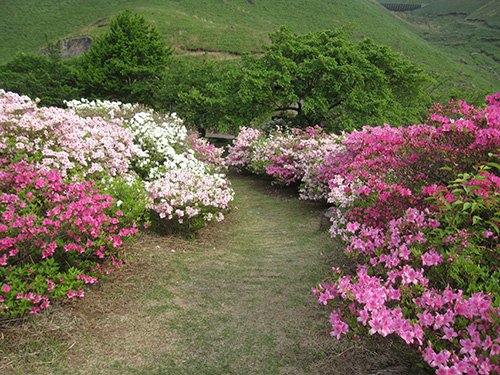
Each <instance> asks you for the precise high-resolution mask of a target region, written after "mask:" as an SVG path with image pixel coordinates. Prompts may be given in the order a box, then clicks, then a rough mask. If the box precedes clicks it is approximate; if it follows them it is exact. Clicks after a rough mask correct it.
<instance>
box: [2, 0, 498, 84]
mask: <svg viewBox="0 0 500 375" xmlns="http://www.w3.org/2000/svg"><path fill="white" fill-rule="evenodd" d="M436 1H437V0H436ZM475 1H479V0H475ZM0 6H1V7H2V9H3V10H4V11H3V12H2V15H0V28H1V29H2V30H5V31H3V32H2V34H3V35H2V37H3V38H2V41H1V42H0V63H5V62H6V61H8V60H9V59H10V58H12V57H13V56H14V55H15V53H17V52H18V51H25V52H36V51H39V50H40V49H41V48H43V47H44V45H45V44H46V40H47V39H48V40H49V41H55V40H57V39H63V38H66V37H70V36H79V35H86V34H90V35H94V36H95V35H98V34H99V33H101V32H102V31H104V30H106V29H107V24H108V21H109V19H110V18H111V17H113V16H115V15H116V14H117V13H118V12H120V11H121V10H123V9H124V8H126V7H128V8H130V9H132V10H133V11H135V12H138V13H140V14H143V15H144V16H145V17H146V19H147V20H148V21H149V22H151V23H153V24H154V25H155V26H156V27H157V28H158V30H159V31H160V32H161V33H162V34H163V35H164V36H165V40H166V42H167V43H168V44H171V45H173V46H175V47H176V49H177V51H178V53H182V51H183V50H212V51H228V52H233V53H244V52H247V53H248V52H259V51H262V50H263V48H262V44H264V43H266V42H268V34H269V33H270V32H273V31H275V30H276V29H277V28H278V27H279V26H281V25H287V26H288V27H289V28H290V29H291V30H292V31H294V32H298V33H306V32H312V31H318V30H324V29H329V28H337V27H339V26H343V25H346V24H352V25H353V30H352V33H353V34H354V35H355V36H356V37H357V38H363V37H371V38H373V39H374V40H375V41H376V42H377V43H381V44H387V45H390V46H392V47H393V48H394V49H396V50H398V51H400V52H402V53H404V54H406V55H407V56H409V57H410V58H411V59H412V60H413V61H414V62H415V63H417V64H419V65H422V66H424V67H426V68H427V69H429V70H431V71H434V72H438V73H441V74H451V76H452V77H454V78H455V79H457V80H461V81H463V82H467V83H473V84H475V85H476V86H477V87H479V88H482V89H484V90H493V89H494V88H495V87H498V86H499V83H500V80H498V78H496V77H495V76H494V75H492V73H491V72H489V71H487V70H482V69H478V68H477V67H476V66H474V65H472V64H461V63H460V58H457V56H456V55H455V54H453V53H449V51H448V52H447V50H442V49H441V48H440V46H433V45H432V44H430V43H429V42H427V41H426V40H424V39H422V37H421V36H422V34H421V33H420V28H419V27H417V26H415V25H413V24H412V23H410V22H407V20H403V19H401V18H399V17H398V16H396V15H395V14H392V13H391V12H389V11H388V10H386V9H385V8H384V7H383V6H381V5H380V4H379V3H378V2H377V1H375V0H309V1H308V2H307V3H306V2H304V1H303V0H273V1H272V2H271V1H264V0H182V1H180V0H172V1H162V0H143V1H141V2H140V4H137V2H135V1H131V0H125V1H123V0H80V1H76V0H72V1H64V2H54V1H51V0H37V1H35V0H25V1H23V2H10V1H7V0H0ZM45 35H46V37H45ZM497 65H498V64H497ZM496 69H498V67H495V70H496ZM495 78H496V80H495Z"/></svg>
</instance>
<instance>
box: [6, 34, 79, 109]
mask: <svg viewBox="0 0 500 375" xmlns="http://www.w3.org/2000/svg"><path fill="white" fill-rule="evenodd" d="M52 46H55V44H53V45H52ZM49 47H51V45H49ZM49 51H50V54H49V56H42V55H35V54H25V53H19V54H17V55H16V56H15V57H14V58H13V59H12V60H11V61H9V62H8V63H7V64H5V65H2V66H0V87H1V88H3V89H4V90H6V91H12V92H16V93H18V94H21V95H27V96H29V97H30V98H32V99H35V98H39V99H40V105H44V106H57V107H63V106H64V100H71V99H75V98H79V97H81V92H80V90H79V89H78V88H77V72H76V70H75V69H74V68H73V66H72V65H71V64H70V63H68V62H64V61H62V59H61V55H60V50H57V49H50V48H49Z"/></svg>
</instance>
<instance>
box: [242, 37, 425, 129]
mask: <svg viewBox="0 0 500 375" xmlns="http://www.w3.org/2000/svg"><path fill="white" fill-rule="evenodd" d="M270 37H271V41H272V44H271V45H270V46H269V47H268V52H267V53H266V54H265V55H264V56H263V57H262V58H257V57H247V58H246V59H245V61H244V65H245V75H244V78H243V82H242V83H241V88H240V96H241V97H242V98H243V100H244V101H245V102H247V103H253V104H254V106H255V108H260V109H261V110H266V109H267V110H269V109H272V110H273V111H275V113H278V114H279V113H281V115H282V116H287V115H290V114H291V116H292V117H293V119H294V122H295V125H300V124H302V125H303V126H306V125H317V124H321V125H324V126H325V127H327V128H328V129H330V130H333V131H341V130H351V129H353V128H359V127H362V126H364V125H367V124H372V125H379V124H381V123H383V122H389V121H390V122H392V123H396V124H402V123H413V122H415V121H418V120H417V119H419V115H420V114H421V108H422V106H423V103H424V101H425V98H426V96H425V93H424V86H425V85H426V84H427V83H428V82H429V79H428V77H427V75H426V74H425V73H424V71H423V70H422V69H421V68H419V67H417V66H415V65H413V64H412V63H411V62H410V61H409V60H408V59H407V58H405V57H404V56H403V55H401V54H399V53H396V52H393V51H392V50H391V48H390V47H387V46H381V45H377V44H375V43H374V42H373V41H372V40H371V39H365V40H363V41H361V42H359V43H355V42H352V41H351V40H350V36H349V34H348V33H347V32H346V30H345V29H338V30H326V31H321V32H316V33H309V34H303V35H298V34H294V33H292V32H291V31H290V30H288V29H287V28H286V27H281V28H280V29H279V30H278V31H277V32H275V33H273V34H271V35H270Z"/></svg>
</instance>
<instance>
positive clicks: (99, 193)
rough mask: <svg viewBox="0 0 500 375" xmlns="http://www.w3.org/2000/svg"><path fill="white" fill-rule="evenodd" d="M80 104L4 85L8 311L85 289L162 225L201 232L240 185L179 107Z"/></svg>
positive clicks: (0, 223) (1, 119)
mask: <svg viewBox="0 0 500 375" xmlns="http://www.w3.org/2000/svg"><path fill="white" fill-rule="evenodd" d="M68 107H69V109H60V108H54V107H50V108H43V107H38V106H37V104H36V101H32V100H31V99H29V98H28V97H25V96H19V95H17V94H15V93H11V92H5V91H3V90H0V173H1V175H2V178H1V179H0V186H1V190H0V192H1V198H0V199H1V213H2V215H1V218H0V233H1V234H0V314H1V316H2V317H15V316H17V315H20V314H24V313H28V312H29V313H32V314H34V313H37V312H38V311H39V310H40V309H44V308H47V307H48V306H49V305H50V300H51V299H52V298H63V297H64V298H74V297H83V296H84V293H85V291H84V286H85V284H92V283H96V282H98V279H99V278H101V277H104V276H106V275H108V274H109V273H110V272H112V271H113V270H116V269H119V268H120V267H122V266H123V265H124V263H125V262H126V261H133V260H130V259H129V260H126V259H123V250H124V245H125V243H126V242H127V241H129V240H130V239H131V238H132V237H134V236H135V235H137V234H138V233H139V228H141V227H147V226H148V224H149V222H150V221H155V222H157V223H160V225H159V227H160V228H161V229H162V230H163V231H164V232H167V233H173V232H183V233H185V234H189V233H193V232H194V231H195V230H197V229H198V228H201V227H203V226H205V225H206V224H207V223H209V222H210V221H221V220H223V219H224V213H226V212H227V211H228V210H230V209H231V201H232V200H233V194H234V193H233V190H232V188H231V186H230V183H229V181H228V180H227V178H226V176H225V175H224V174H223V171H224V170H225V163H224V160H223V159H222V157H221V154H222V149H217V148H215V147H213V146H212V145H210V144H209V143H208V142H207V141H205V140H203V139H200V138H198V137H197V136H196V135H195V134H188V131H187V129H186V128H185V127H184V126H183V124H182V121H181V120H180V119H178V118H177V117H176V116H175V114H173V115H169V116H161V115H159V114H157V113H154V112H153V111H151V110H148V109H146V108H144V107H141V106H139V105H131V104H123V103H119V102H99V101H97V102H96V101H94V102H89V101H87V100H83V99H82V100H80V101H72V102H69V103H68Z"/></svg>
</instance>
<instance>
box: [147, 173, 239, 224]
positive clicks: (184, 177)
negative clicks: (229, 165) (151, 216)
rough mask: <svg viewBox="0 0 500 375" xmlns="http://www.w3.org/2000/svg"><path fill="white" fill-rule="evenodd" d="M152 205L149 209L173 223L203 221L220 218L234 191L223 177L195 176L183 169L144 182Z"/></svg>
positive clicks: (228, 205)
mask: <svg viewBox="0 0 500 375" xmlns="http://www.w3.org/2000/svg"><path fill="white" fill-rule="evenodd" d="M146 187H147V190H148V191H149V192H150V194H151V198H152V200H153V202H152V203H151V204H150V205H149V208H151V209H153V210H155V211H156V212H158V213H159V215H160V218H162V219H163V218H166V219H168V220H174V221H177V222H178V223H179V224H183V223H184V221H185V220H187V219H190V218H193V217H196V216H201V217H203V219H204V220H205V221H206V222H209V221H212V220H217V221H221V220H222V219H224V215H223V212H224V211H227V210H229V209H230V203H231V201H232V200H233V199H234V191H233V190H232V189H231V187H230V184H229V182H228V181H227V179H226V178H225V176H224V175H211V176H209V175H204V176H197V175H195V174H194V173H193V172H191V171H190V170H187V169H176V170H173V171H170V172H168V173H165V175H164V176H163V178H161V179H157V180H155V181H153V182H146Z"/></svg>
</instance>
